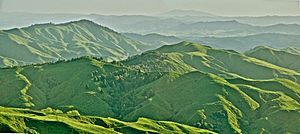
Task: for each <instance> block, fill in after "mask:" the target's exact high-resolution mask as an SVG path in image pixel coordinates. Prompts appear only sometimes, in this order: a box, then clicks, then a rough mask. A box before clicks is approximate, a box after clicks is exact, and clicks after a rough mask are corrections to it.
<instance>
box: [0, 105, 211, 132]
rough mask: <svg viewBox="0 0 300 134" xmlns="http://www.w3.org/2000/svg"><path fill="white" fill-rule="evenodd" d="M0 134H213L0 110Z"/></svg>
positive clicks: (161, 124) (162, 124)
mask: <svg viewBox="0 0 300 134" xmlns="http://www.w3.org/2000/svg"><path fill="white" fill-rule="evenodd" d="M0 128H1V131H0V132H24V133H47V134H50V133H51V134H53V133H55V134H68V133H100V134H119V133H147V132H149V133H170V134H171V133H195V134H196V133H205V134H212V133H214V132H212V131H208V130H204V129H199V128H196V127H191V126H187V125H182V124H179V123H174V122H169V121H154V120H151V119H146V118H139V119H138V120H137V121H136V122H123V121H119V120H117V119H113V118H101V117H95V116H80V114H79V113H78V112H77V111H69V112H67V113H63V112H61V111H60V110H55V109H49V108H48V109H45V110H43V111H33V110H28V109H17V108H4V107H0Z"/></svg>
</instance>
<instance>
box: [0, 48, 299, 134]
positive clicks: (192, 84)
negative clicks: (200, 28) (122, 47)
mask: <svg viewBox="0 0 300 134" xmlns="http://www.w3.org/2000/svg"><path fill="white" fill-rule="evenodd" d="M257 49H258V50H259V48H257ZM270 50H271V49H270ZM282 51H286V53H288V54H292V52H293V54H294V53H298V52H299V51H298V50H297V49H292V48H290V49H288V50H282ZM257 52H259V51H257ZM265 54H266V55H267V54H268V53H265ZM247 55H249V56H252V57H248V56H246V55H244V54H241V53H238V52H235V51H229V50H219V49H213V48H210V47H207V46H203V45H199V44H195V43H190V42H181V43H179V44H176V45H170V46H163V47H161V48H159V49H157V50H152V51H148V52H145V53H143V54H141V55H137V56H133V57H130V58H129V59H127V60H124V61H120V62H112V63H109V62H106V61H104V60H101V59H97V58H91V57H83V58H78V59H74V60H71V61H62V62H57V63H55V64H41V65H34V66H24V67H14V68H7V69H1V70H0V74H1V75H0V83H1V84H0V97H1V100H0V105H1V106H5V107H19V108H29V109H32V110H42V111H43V112H37V111H31V110H25V111H24V110H22V109H7V108H2V110H1V111H4V112H1V113H0V122H1V123H2V124H4V125H2V128H3V129H1V130H10V131H17V132H18V131H20V132H21V131H23V130H26V131H29V129H28V128H31V129H34V131H37V132H42V130H45V129H44V128H43V126H44V125H40V124H46V125H45V126H49V125H47V123H53V124H54V125H50V126H54V127H55V126H57V127H62V126H65V127H62V128H64V129H66V130H65V131H73V130H76V131H85V132H91V133H93V132H95V131H99V130H101V131H112V130H114V131H118V132H124V133H134V132H136V133H142V132H143V131H144V132H145V131H147V132H154V133H155V132H159V133H164V132H165V133H169V132H170V133H176V132H177V133H197V132H198V133H199V132H201V131H202V132H208V131H206V130H210V131H212V132H217V133H224V134H228V133H249V134H252V133H271V134H274V133H278V134H282V133H298V132H299V131H300V129H299V127H298V124H299V123H300V104H299V102H300V85H299V83H300V73H299V71H298V70H297V69H295V68H292V67H291V66H289V65H285V63H277V62H276V61H273V60H272V59H264V56H261V55H259V53H258V54H256V51H254V50H253V51H250V52H248V53H247ZM255 55H256V56H255ZM274 55H277V53H274ZM286 56H289V55H286ZM253 57H256V58H253ZM278 57H281V55H280V54H278ZM294 69H295V70H294ZM47 107H52V108H54V109H60V110H62V112H63V113H68V112H69V111H73V112H69V114H67V115H66V114H61V113H62V112H60V111H59V112H54V113H60V114H59V115H58V117H57V118H58V119H56V120H55V118H54V117H55V116H53V115H51V114H50V115H49V114H46V113H47V111H52V112H50V113H53V111H56V110H51V109H50V110H49V109H46V108H47ZM43 109H44V110H43ZM9 110H12V111H11V112H10V111H9ZM74 110H78V111H79V113H80V114H81V115H82V116H80V117H77V118H75V117H76V116H75V117H72V116H71V115H72V114H75V115H77V116H78V112H76V111H74ZM9 113H11V114H9ZM13 113H15V114H13ZM48 113H49V112H48ZM91 116H92V117H91ZM95 116H97V117H95ZM99 117H104V118H99ZM106 117H112V118H115V119H119V120H123V121H126V122H127V123H126V122H122V121H118V120H115V119H111V118H106ZM141 117H143V118H141ZM53 118H54V119H53ZM146 118H149V119H152V120H149V119H146ZM74 120H75V121H74ZM153 120H164V121H172V122H177V123H180V124H186V125H189V126H193V127H189V126H185V125H180V124H177V123H171V122H156V121H153ZM13 121H20V122H22V124H23V125H22V127H21V128H16V129H14V127H15V125H14V123H16V122H13ZM136 121H137V122H136ZM99 122H100V123H99ZM103 122H105V123H103ZM128 122H134V123H128ZM36 123H40V124H38V125H37V124H36ZM86 124H88V126H86ZM93 124H94V125H93ZM95 125H97V126H95ZM101 126H102V127H101ZM110 128H114V129H110ZM197 128H201V129H203V130H200V129H197ZM46 130H48V129H46ZM87 130H92V131H87ZM30 131H33V130H30Z"/></svg>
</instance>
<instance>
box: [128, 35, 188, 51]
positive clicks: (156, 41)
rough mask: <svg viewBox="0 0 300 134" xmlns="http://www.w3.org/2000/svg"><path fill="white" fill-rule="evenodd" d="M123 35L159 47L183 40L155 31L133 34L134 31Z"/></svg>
mask: <svg viewBox="0 0 300 134" xmlns="http://www.w3.org/2000/svg"><path fill="white" fill-rule="evenodd" d="M123 35H125V36H127V37H129V38H131V39H134V40H137V41H140V42H143V43H146V44H148V45H149V46H151V47H155V48H158V47H161V46H163V45H171V44H176V43H179V42H181V41H183V39H180V38H177V37H175V36H165V35H161V34H156V33H152V34H146V35H141V34H135V33H124V34H123Z"/></svg>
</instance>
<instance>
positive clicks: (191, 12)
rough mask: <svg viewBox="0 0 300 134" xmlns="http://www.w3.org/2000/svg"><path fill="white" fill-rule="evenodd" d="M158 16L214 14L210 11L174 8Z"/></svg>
mask: <svg viewBox="0 0 300 134" xmlns="http://www.w3.org/2000/svg"><path fill="white" fill-rule="evenodd" d="M159 16H169V17H179V16H215V15H213V14H211V13H207V12H202V11H196V10H181V9H175V10H171V11H168V12H164V13H161V14H159Z"/></svg>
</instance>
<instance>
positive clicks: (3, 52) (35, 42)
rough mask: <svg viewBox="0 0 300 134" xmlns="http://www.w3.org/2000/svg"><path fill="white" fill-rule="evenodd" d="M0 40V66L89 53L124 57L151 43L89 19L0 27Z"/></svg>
mask: <svg viewBox="0 0 300 134" xmlns="http://www.w3.org/2000/svg"><path fill="white" fill-rule="evenodd" d="M0 40H1V42H0V67H3V66H15V65H26V64H32V63H45V62H54V61H57V60H63V59H67V60H69V59H71V58H77V57H82V56H88V55H90V56H95V57H103V58H104V59H107V60H121V59H125V58H127V57H128V56H131V55H135V54H138V53H141V52H142V51H145V50H148V49H149V46H146V45H144V44H142V43H140V42H137V41H134V40H132V39H129V38H127V37H125V36H123V35H121V34H119V33H117V32H115V31H112V30H110V29H108V28H106V27H102V26H100V25H97V24H96V23H93V22H91V21H88V20H81V21H75V22H70V23H65V24H51V23H49V24H41V25H33V26H30V27H26V28H21V29H11V30H5V31H0Z"/></svg>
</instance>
